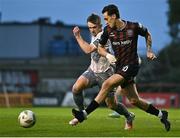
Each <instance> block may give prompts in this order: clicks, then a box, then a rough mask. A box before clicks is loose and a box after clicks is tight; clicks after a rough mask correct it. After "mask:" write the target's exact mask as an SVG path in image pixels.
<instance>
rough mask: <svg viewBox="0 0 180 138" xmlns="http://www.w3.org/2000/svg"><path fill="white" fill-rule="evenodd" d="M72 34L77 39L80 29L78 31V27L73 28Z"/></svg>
mask: <svg viewBox="0 0 180 138" xmlns="http://www.w3.org/2000/svg"><path fill="white" fill-rule="evenodd" d="M73 34H74V36H75V37H79V36H80V29H79V27H78V26H76V27H74V29H73Z"/></svg>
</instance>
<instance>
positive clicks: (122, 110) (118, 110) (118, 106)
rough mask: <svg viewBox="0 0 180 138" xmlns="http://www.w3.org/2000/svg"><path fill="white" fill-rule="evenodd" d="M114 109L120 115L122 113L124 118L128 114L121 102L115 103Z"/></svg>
mask: <svg viewBox="0 0 180 138" xmlns="http://www.w3.org/2000/svg"><path fill="white" fill-rule="evenodd" d="M115 111H116V112H117V113H119V114H120V115H124V116H125V117H126V118H128V117H129V116H130V113H129V112H128V110H127V108H126V107H125V106H124V104H122V103H118V104H117V108H116V109H115Z"/></svg>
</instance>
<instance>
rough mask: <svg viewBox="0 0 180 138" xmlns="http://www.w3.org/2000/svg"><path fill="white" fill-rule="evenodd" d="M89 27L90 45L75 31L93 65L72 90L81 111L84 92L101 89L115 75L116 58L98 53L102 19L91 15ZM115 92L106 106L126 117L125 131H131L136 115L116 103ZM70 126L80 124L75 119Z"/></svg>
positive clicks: (80, 44) (109, 97)
mask: <svg viewBox="0 0 180 138" xmlns="http://www.w3.org/2000/svg"><path fill="white" fill-rule="evenodd" d="M87 25H88V28H89V31H90V33H91V35H92V39H91V43H90V44H89V43H87V42H86V41H84V39H83V38H82V36H81V34H80V29H79V27H77V26H76V27H75V28H74V29H73V33H74V36H75V38H76V40H77V42H78V44H79V46H80V47H81V49H82V50H83V51H84V52H85V53H86V54H89V53H91V64H90V66H89V68H88V69H87V70H86V71H85V72H84V73H83V74H82V75H81V76H80V77H79V78H78V79H77V81H76V82H75V84H74V85H73V88H72V92H73V99H74V102H75V103H76V105H77V107H78V108H79V110H80V111H82V110H84V103H83V90H84V89H86V88H90V87H93V86H99V88H101V86H102V83H103V82H104V81H105V80H106V79H107V78H109V77H110V76H111V75H112V74H113V73H114V70H113V66H112V65H111V64H113V63H114V62H115V61H116V59H115V58H114V56H113V55H112V54H110V53H109V54H107V56H106V57H103V56H101V55H100V54H99V53H98V52H101V51H98V50H97V47H96V45H97V43H98V41H99V39H100V37H101V34H102V25H101V19H100V17H99V16H98V15H96V14H91V15H90V16H89V17H88V18H87ZM109 47H110V43H109V42H107V44H106V49H107V50H108V51H109V50H110V49H109ZM115 91H116V89H114V90H113V91H112V92H110V94H109V95H108V97H107V98H106V100H105V102H106V105H107V106H108V108H110V109H112V110H114V111H116V112H118V113H119V114H120V115H124V116H125V118H126V121H125V128H124V129H125V130H130V129H132V121H133V119H134V117H135V115H134V114H133V113H130V112H129V111H128V110H127V109H126V107H125V106H124V105H123V104H122V103H117V102H115V100H114V93H115ZM69 124H70V125H73V126H74V125H76V124H78V120H77V119H76V118H74V119H72V120H71V121H70V122H69Z"/></svg>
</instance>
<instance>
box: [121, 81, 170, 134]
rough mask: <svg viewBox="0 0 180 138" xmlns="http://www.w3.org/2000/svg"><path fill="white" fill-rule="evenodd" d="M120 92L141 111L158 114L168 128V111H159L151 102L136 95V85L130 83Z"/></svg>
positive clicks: (167, 128) (168, 128)
mask: <svg viewBox="0 0 180 138" xmlns="http://www.w3.org/2000/svg"><path fill="white" fill-rule="evenodd" d="M122 93H123V94H124V95H126V96H127V98H128V99H129V101H130V103H131V104H132V105H134V106H136V107H138V108H140V109H142V110H143V111H145V112H147V113H150V114H152V115H155V116H158V117H159V118H160V120H161V122H162V123H163V125H164V127H165V129H166V131H169V130H170V127H171V124H170V122H169V120H168V112H167V111H161V110H159V109H157V108H156V107H154V106H153V105H152V104H149V103H148V102H147V101H145V100H143V99H141V98H140V97H139V95H138V92H137V89H136V85H135V84H130V85H128V86H127V87H126V88H124V89H123V90H122Z"/></svg>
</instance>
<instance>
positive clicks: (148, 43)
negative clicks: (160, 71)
mask: <svg viewBox="0 0 180 138" xmlns="http://www.w3.org/2000/svg"><path fill="white" fill-rule="evenodd" d="M145 38H146V47H147V58H148V59H150V60H154V59H155V58H156V55H155V54H154V52H153V51H152V49H151V46H152V38H151V34H150V33H149V31H148V32H147V35H146V37H145Z"/></svg>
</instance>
